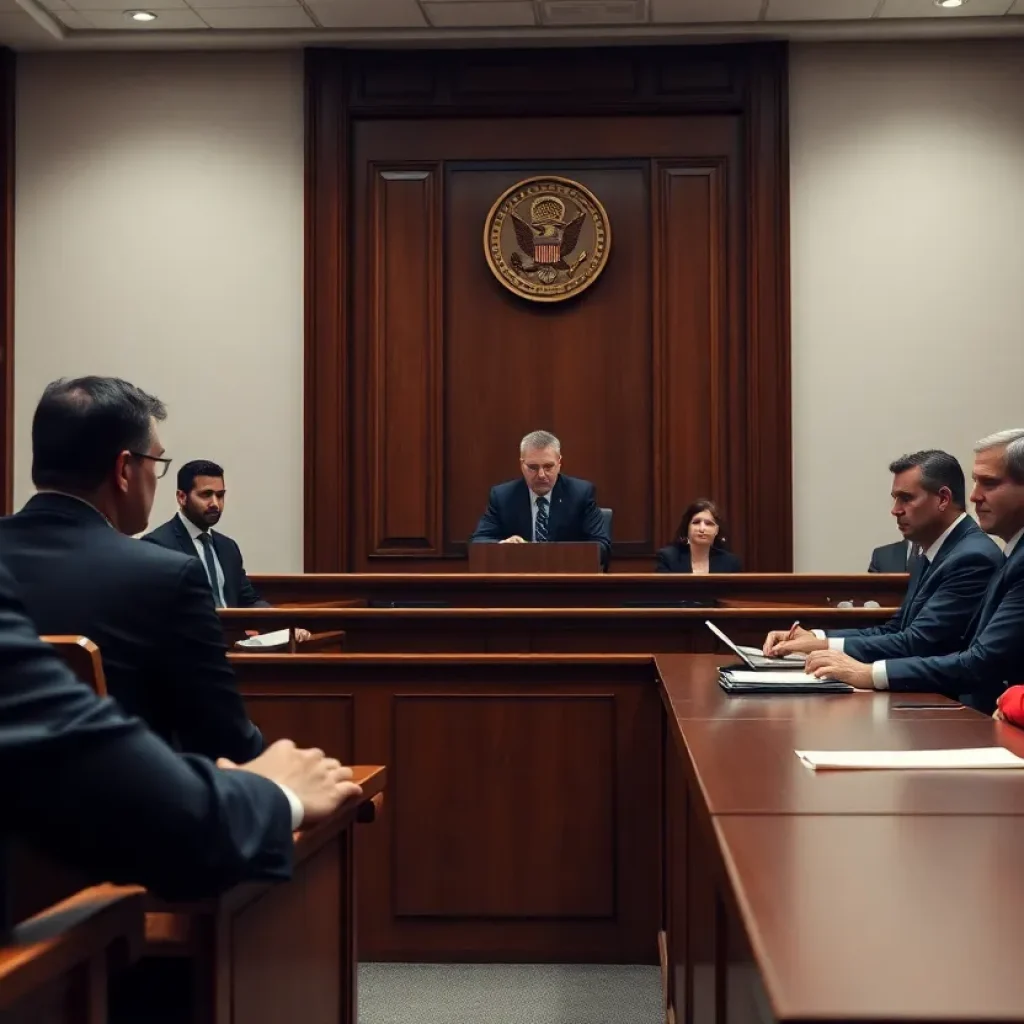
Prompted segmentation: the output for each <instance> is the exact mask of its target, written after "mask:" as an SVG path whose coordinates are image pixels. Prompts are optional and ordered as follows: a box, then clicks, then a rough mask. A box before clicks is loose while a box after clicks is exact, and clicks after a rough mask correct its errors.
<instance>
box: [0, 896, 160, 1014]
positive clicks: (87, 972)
mask: <svg viewBox="0 0 1024 1024" xmlns="http://www.w3.org/2000/svg"><path fill="white" fill-rule="evenodd" d="M144 895H145V894H144V892H143V890H141V889H133V888H126V887H121V886H113V885H97V886H93V887H91V888H89V889H84V890H83V891H81V892H78V893H76V894H75V895H73V896H70V897H69V898H68V899H66V900H62V901H61V902H60V903H58V904H56V905H55V906H52V907H49V908H48V909H46V910H44V911H43V912H42V913H40V914H37V915H36V916H34V917H32V918H29V919H28V920H27V921H24V922H22V923H21V924H19V925H17V926H16V927H15V928H14V930H13V932H12V934H11V935H10V936H9V938H8V941H7V942H6V943H5V944H4V945H3V946H0V1021H2V1022H3V1024H40V1022H47V1024H63V1022H67V1024H107V982H108V979H109V977H110V975H111V974H112V973H116V972H117V971H118V970H120V969H121V968H123V967H125V966H127V965H128V964H129V963H130V962H131V961H132V960H134V959H136V958H137V957H138V955H139V953H140V951H141V949H142V936H143V899H144Z"/></svg>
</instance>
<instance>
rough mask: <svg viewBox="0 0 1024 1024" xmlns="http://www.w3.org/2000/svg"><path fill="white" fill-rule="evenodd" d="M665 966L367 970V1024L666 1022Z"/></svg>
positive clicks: (362, 1015) (363, 998)
mask: <svg viewBox="0 0 1024 1024" xmlns="http://www.w3.org/2000/svg"><path fill="white" fill-rule="evenodd" d="M662 1020H663V1017H662V1011H661V978H660V976H659V972H658V968H657V967H643V966H636V967H633V966H626V967H618V966H592V965H578V964H544V965H534V964H362V965H361V966H360V968H359V1024H661V1022H662Z"/></svg>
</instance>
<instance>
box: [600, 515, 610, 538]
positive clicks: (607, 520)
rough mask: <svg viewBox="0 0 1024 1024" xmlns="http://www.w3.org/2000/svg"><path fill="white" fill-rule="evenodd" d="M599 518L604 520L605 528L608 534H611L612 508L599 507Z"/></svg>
mask: <svg viewBox="0 0 1024 1024" xmlns="http://www.w3.org/2000/svg"><path fill="white" fill-rule="evenodd" d="M599 511H600V513H601V518H602V519H603V520H604V526H605V529H606V530H607V531H608V536H609V537H611V535H612V510H611V509H610V508H602V509H599Z"/></svg>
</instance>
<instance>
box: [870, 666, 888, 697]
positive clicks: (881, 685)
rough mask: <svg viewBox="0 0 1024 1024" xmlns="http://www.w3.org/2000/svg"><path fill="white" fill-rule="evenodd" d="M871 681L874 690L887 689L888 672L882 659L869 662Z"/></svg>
mask: <svg viewBox="0 0 1024 1024" xmlns="http://www.w3.org/2000/svg"><path fill="white" fill-rule="evenodd" d="M871 682H872V684H873V685H874V687H875V689H876V690H888V689H889V673H888V672H886V670H885V662H884V661H875V662H872V664H871Z"/></svg>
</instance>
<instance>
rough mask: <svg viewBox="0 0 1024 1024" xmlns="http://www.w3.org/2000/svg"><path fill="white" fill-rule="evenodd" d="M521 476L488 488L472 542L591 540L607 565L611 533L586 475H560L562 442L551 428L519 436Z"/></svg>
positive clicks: (509, 542)
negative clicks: (487, 497)
mask: <svg viewBox="0 0 1024 1024" xmlns="http://www.w3.org/2000/svg"><path fill="white" fill-rule="evenodd" d="M519 465H520V469H521V470H522V474H523V478H522V479H521V480H509V481H508V482H506V483H503V484H498V485H497V486H496V487H492V488H491V494H490V498H489V499H488V502H487V510H486V511H485V512H484V514H483V515H482V516H481V517H480V522H479V523H477V527H476V530H475V531H474V532H473V536H472V537H470V538H469V542H470V544H480V543H485V544H486V543H492V544H493V543H498V544H527V543H530V542H531V541H533V542H537V543H544V542H554V541H563V542H564V541H595V542H596V543H598V544H600V545H601V563H602V565H604V566H605V567H607V564H608V557H609V555H610V553H611V546H612V539H611V537H610V535H609V532H608V528H607V526H606V525H605V522H604V519H603V517H602V515H601V510H600V509H599V508H598V507H597V501H596V500H595V498H594V485H593V484H592V483H590V482H589V481H587V480H578V479H576V478H575V477H571V476H561V469H562V446H561V443H560V442H559V440H558V438H557V437H555V435H554V434H550V433H548V432H547V431H546V430H535V431H533V433H531V434H527V435H526V437H524V438H523V440H522V441H521V442H520V445H519Z"/></svg>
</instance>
